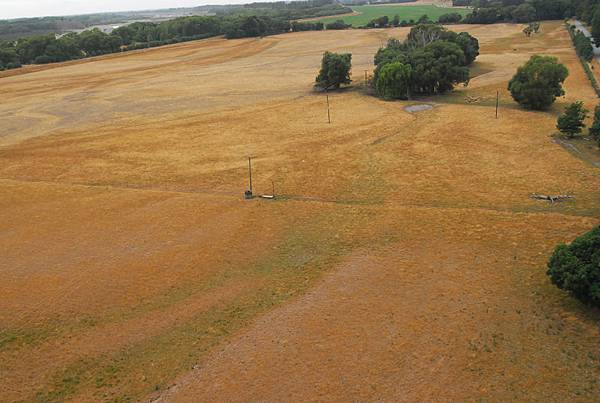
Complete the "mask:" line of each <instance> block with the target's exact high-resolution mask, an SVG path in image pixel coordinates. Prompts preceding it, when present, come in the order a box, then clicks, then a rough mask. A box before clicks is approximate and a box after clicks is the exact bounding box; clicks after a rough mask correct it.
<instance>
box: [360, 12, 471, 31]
mask: <svg viewBox="0 0 600 403" xmlns="http://www.w3.org/2000/svg"><path fill="white" fill-rule="evenodd" d="M461 19H462V16H461V15H460V14H458V13H449V14H444V15H441V16H440V17H439V19H438V22H439V23H440V24H455V23H458V22H460V20H461ZM420 24H434V22H433V21H432V20H431V19H430V18H429V16H427V15H426V14H423V15H422V16H421V17H420V18H419V19H418V20H416V21H415V20H413V19H410V20H408V21H407V20H402V21H400V16H399V15H398V14H396V15H395V16H394V18H392V19H391V20H390V18H389V17H388V16H387V15H384V16H382V17H378V18H374V19H372V20H371V21H369V23H367V25H365V27H366V28H389V27H412V26H415V25H420Z"/></svg>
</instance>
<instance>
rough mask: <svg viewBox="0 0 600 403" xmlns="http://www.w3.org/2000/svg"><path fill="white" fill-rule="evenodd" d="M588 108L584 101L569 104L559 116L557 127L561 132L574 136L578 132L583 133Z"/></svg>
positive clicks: (570, 136)
mask: <svg viewBox="0 0 600 403" xmlns="http://www.w3.org/2000/svg"><path fill="white" fill-rule="evenodd" d="M587 112H588V111H587V109H585V108H584V107H583V102H581V101H577V102H573V103H572V104H569V105H567V107H566V108H565V111H564V113H563V114H562V115H560V116H559V117H558V121H557V123H556V128H557V129H558V130H560V131H561V133H564V134H566V135H567V136H568V137H569V138H572V137H573V136H575V135H576V134H579V133H581V129H583V128H584V127H585V123H584V120H585V118H586V117H587Z"/></svg>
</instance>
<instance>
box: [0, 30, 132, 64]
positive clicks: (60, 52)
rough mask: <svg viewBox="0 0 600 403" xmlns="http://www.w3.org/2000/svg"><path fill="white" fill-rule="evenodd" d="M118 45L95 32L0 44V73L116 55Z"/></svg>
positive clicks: (113, 40) (108, 37)
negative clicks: (39, 65)
mask: <svg viewBox="0 0 600 403" xmlns="http://www.w3.org/2000/svg"><path fill="white" fill-rule="evenodd" d="M120 46H121V41H120V39H119V38H118V37H116V36H111V35H107V34H105V33H103V32H101V31H99V30H97V29H94V30H90V31H84V32H82V33H81V34H75V33H70V34H66V35H63V36H61V37H60V38H57V37H56V36H55V35H54V34H48V35H40V36H32V37H29V38H25V39H20V40H18V41H15V42H8V41H4V42H2V43H0V48H1V49H2V52H0V69H10V68H15V67H19V66H21V65H22V64H33V63H35V64H46V63H54V62H62V61H66V60H73V59H80V58H82V57H86V56H96V55H101V54H105V53H112V52H117V51H118V50H119V49H120Z"/></svg>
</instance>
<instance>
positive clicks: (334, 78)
mask: <svg viewBox="0 0 600 403" xmlns="http://www.w3.org/2000/svg"><path fill="white" fill-rule="evenodd" d="M351 68H352V55H351V54H350V53H342V54H338V53H333V52H325V53H324V54H323V59H322V61H321V71H319V75H318V76H317V78H316V80H315V81H316V83H315V85H316V86H317V87H320V88H322V89H337V88H340V86H341V85H342V84H350V82H351V81H352V80H350V69H351Z"/></svg>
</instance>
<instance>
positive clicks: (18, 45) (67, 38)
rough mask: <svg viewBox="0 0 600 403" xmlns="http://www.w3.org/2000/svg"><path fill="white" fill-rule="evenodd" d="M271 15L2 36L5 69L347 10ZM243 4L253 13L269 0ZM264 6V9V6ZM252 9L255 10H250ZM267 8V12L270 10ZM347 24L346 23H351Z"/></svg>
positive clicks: (303, 26)
mask: <svg viewBox="0 0 600 403" xmlns="http://www.w3.org/2000/svg"><path fill="white" fill-rule="evenodd" d="M264 4H265V5H264V9H266V10H270V11H269V14H270V15H244V12H242V11H240V12H239V13H236V14H225V15H215V16H189V17H179V18H175V19H172V20H168V21H163V22H160V23H155V22H136V23H133V24H129V25H125V26H122V27H119V28H117V29H115V30H113V31H112V32H111V33H110V34H107V33H104V32H102V31H100V30H98V29H91V30H87V31H83V32H81V33H79V34H77V33H68V34H65V35H62V36H57V35H55V34H46V35H36V36H31V37H27V38H21V39H18V40H10V41H8V40H0V70H4V69H11V68H17V67H20V66H21V65H25V64H45V63H55V62H63V61H67V60H75V59H81V58H85V57H90V56H98V55H104V54H108V53H115V52H120V51H127V50H135V49H143V48H150V47H156V46H162V45H169V44H174V43H178V42H185V41H190V40H197V39H204V38H208V37H213V36H219V35H224V36H225V37H226V38H229V39H232V38H245V37H261V36H267V35H274V34H280V33H284V32H290V31H307V30H321V29H323V28H329V27H330V26H331V29H339V28H338V27H337V26H336V24H328V25H327V26H325V27H324V26H323V24H322V23H318V22H315V23H312V22H295V21H291V20H290V18H292V17H293V18H306V17H314V16H320V15H321V14H331V13H337V12H346V11H348V10H349V9H347V8H345V7H341V6H340V5H339V4H337V3H335V2H334V1H333V0H307V1H301V2H293V3H289V4H288V3H285V2H276V3H272V4H271V3H264ZM250 6H252V7H247V8H242V10H246V11H247V12H249V13H252V12H254V11H252V10H256V9H257V7H259V6H260V7H263V3H253V4H252V5H250ZM260 7H259V9H261V10H263V8H260ZM248 10H249V11H248ZM265 13H266V12H265ZM346 27H347V26H344V27H343V28H346Z"/></svg>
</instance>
